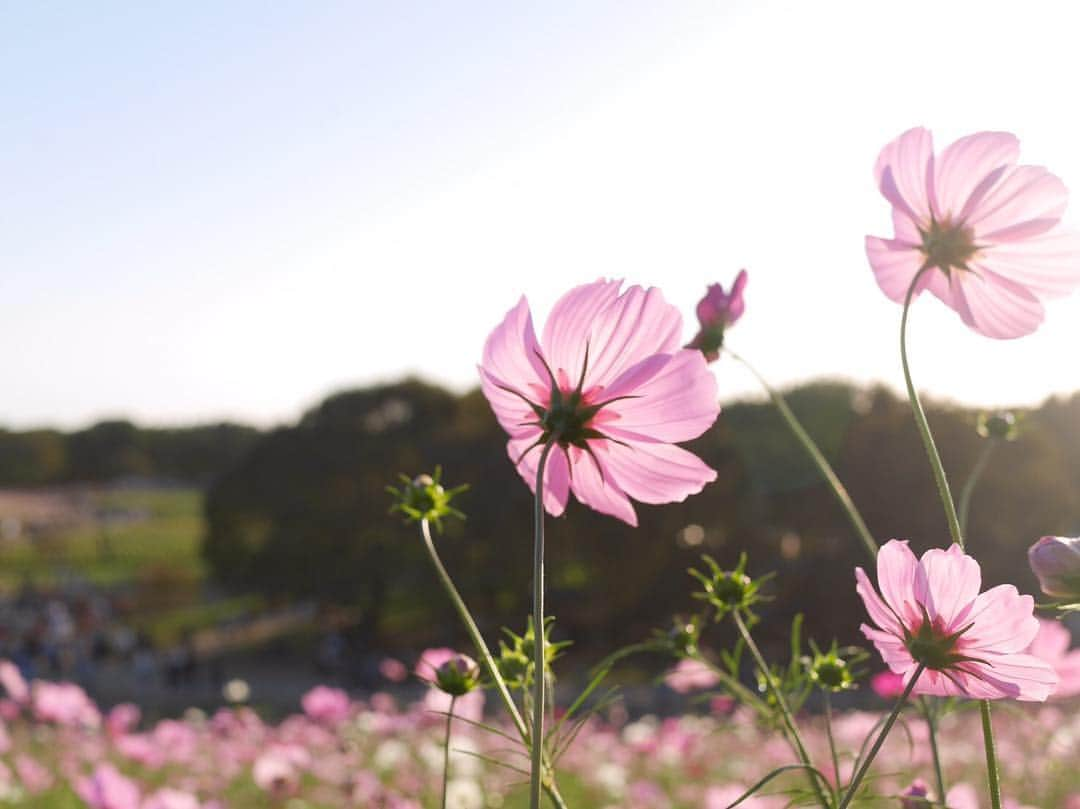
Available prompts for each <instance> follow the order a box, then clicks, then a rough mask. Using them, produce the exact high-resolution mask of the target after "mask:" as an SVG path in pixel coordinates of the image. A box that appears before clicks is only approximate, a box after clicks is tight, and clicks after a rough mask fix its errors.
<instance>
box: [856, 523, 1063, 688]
mask: <svg viewBox="0 0 1080 809" xmlns="http://www.w3.org/2000/svg"><path fill="white" fill-rule="evenodd" d="M877 573H878V586H879V587H880V588H881V596H879V595H878V594H877V592H876V591H875V590H874V587H873V585H872V584H871V583H870V580H869V578H867V575H866V572H865V571H864V570H863V569H862V568H861V567H859V568H856V569H855V579H856V590H857V592H858V593H859V595H860V596H861V597H862V600H863V603H864V604H865V605H866V610H867V612H868V613H869V614H870V618H871V620H873V622H874V623H875V624H876V625H877V626H876V627H871V626H867V625H866V624H863V625H862V627H861V628H862V631H863V634H864V635H866V637H867V638H868V639H869V640H871V641H872V642H873V644H874V646H876V647H877V650H878V652H879V653H880V654H881V657H882V659H883V660H884V661H885V664H886V665H887V666H888V667H889V668H890V669H892V670H893V671H894V672H895V673H897V674H901V675H903V677H904V682H905V684H906V683H909V682H910V680H911V677H912V676H913V675H914V674H915V670H916V669H917V668H918V666H919V664H920V663H922V664H925V666H926V670H925V671H924V672H923V674H922V675H921V676H920V677H919V680H918V682H917V683H916V684H915V687H914V691H913V693H915V694H933V695H938V696H966V697H972V698H976V699H999V698H1003V697H1007V698H1012V699H1021V700H1030V701H1043V700H1045V699H1046V698H1047V697H1048V696H1049V695H1050V694H1051V692H1052V691H1053V690H1054V687H1055V686H1056V685H1057V675H1056V674H1054V672H1053V670H1052V669H1051V668H1050V667H1049V666H1048V665H1047V664H1046V663H1044V662H1043V661H1041V660H1039V659H1038V658H1036V657H1033V656H1031V655H1029V654H1025V653H1024V649H1026V648H1027V646H1028V644H1029V643H1031V641H1032V639H1033V638H1034V637H1035V633H1036V632H1038V630H1039V622H1038V620H1036V618H1035V615H1034V607H1035V602H1034V600H1033V599H1032V598H1031V596H1026V595H1025V596H1022V595H1020V594H1019V593H1018V592H1017V591H1016V588H1015V587H1013V586H1012V585H1011V584H1002V585H999V586H997V587H993V588H991V589H989V590H987V591H986V592H984V593H980V592H979V588H980V587H981V585H982V574H981V572H980V569H979V563H978V562H976V561H975V560H974V559H973V558H971V557H970V556H968V555H967V554H965V553H964V552H963V551H962V550H961V549H960V546H959V545H952V546H951V547H950V548H949V549H948V550H941V549H940V548H934V549H932V550H929V551H927V552H926V553H925V554H923V557H922V559H916V558H915V554H913V553H912V552H911V549H910V548H909V547H908V543H907V542H906V541H903V542H901V541H898V540H895V539H894V540H890V541H889V542H887V543H885V545H884V546H883V547H882V548H881V551H880V552H879V553H878V557H877Z"/></svg>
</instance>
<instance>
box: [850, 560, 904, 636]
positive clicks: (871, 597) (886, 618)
mask: <svg viewBox="0 0 1080 809" xmlns="http://www.w3.org/2000/svg"><path fill="white" fill-rule="evenodd" d="M855 592H857V593H858V594H859V597H860V598H862V600H863V604H865V605H866V611H867V613H869V615H870V620H872V621H873V622H874V623H875V624H877V625H878V628H879V629H882V630H884V631H886V632H890V633H892V634H893V635H895V636H897V637H900V636H902V635H903V633H904V630H903V627H901V626H900V623H899V622H898V621H897V620H896V616H894V615H893V614H892V613H891V612H889V608H888V607H887V606H886V605H885V602H884V601H882V600H881V596H879V595H878V594H877V591H876V590H875V589H874V585H872V584H871V583H870V578H869V577H868V576H867V575H866V571H865V570H863V569H862V568H861V567H857V568H855Z"/></svg>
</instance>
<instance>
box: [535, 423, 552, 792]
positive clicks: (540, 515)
mask: <svg viewBox="0 0 1080 809" xmlns="http://www.w3.org/2000/svg"><path fill="white" fill-rule="evenodd" d="M556 440H557V439H556ZM554 446H555V440H551V441H548V443H546V444H544V449H543V450H542V451H541V453H540V460H539V462H538V463H537V465H536V500H535V507H534V510H533V627H534V629H533V636H534V641H535V646H534V647H533V719H532V731H531V735H530V736H529V739H530V741H531V748H532V766H531V767H530V770H529V807H530V809H540V790H541V785H542V783H543V781H544V780H545V779H544V778H543V767H544V697H545V694H544V686H545V680H546V679H547V677H546V671H545V668H546V665H545V664H546V658H545V653H546V650H545V649H544V643H545V641H546V636H547V633H546V632H545V631H544V470H545V468H546V467H547V460H548V456H549V455H550V454H551V450H552V447H554Z"/></svg>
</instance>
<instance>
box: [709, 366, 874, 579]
mask: <svg viewBox="0 0 1080 809" xmlns="http://www.w3.org/2000/svg"><path fill="white" fill-rule="evenodd" d="M723 350H724V351H725V352H727V355H728V356H729V357H731V358H732V359H733V360H735V361H736V362H739V363H742V365H743V366H744V367H745V368H746V369H747V370H748V371H749V372H750V373H751V374H753V375H754V377H755V378H756V379H757V381H758V382H760V383H761V387H763V388H764V389H765V392H766V393H768V394H769V398H770V399H772V403H773V406H774V407H776V409H777V411H779V413H780V415H781V416H782V417H783V419H784V421H785V422H786V423H787V426H788V429H790V430H791V432H792V434H794V436H795V438H796V439H798V441H799V443H800V444H801V445H802V448H803V449H804V450H806V454H807V455H809V456H810V458H811V460H813V462H814V463H815V464H817V468H818V470H819V471H820V472H821V476H822V477H823V478H825V481H826V482H827V483H828V484H829V487H830V488H831V489H832V492H833V495H835V497H836V500H837V502H838V503H840V506H841V508H843V509H844V513H845V514H847V518H848V520H849V521H850V522H851V526H852V528H854V529H855V533H856V534H857V535H858V537H859V539H860V540H861V541H862V543H863V546H864V547H865V548H866V551H867V553H869V554H870V558H871V559H874V558H876V557H877V551H878V546H877V542H875V541H874V535H873V534H871V533H870V529H869V528H867V527H866V522H865V521H864V520H863V518H862V515H861V514H860V513H859V509H858V508H856V507H855V501H854V500H852V499H851V495H850V494H848V490H847V489H846V488H845V487H844V484H843V483H841V482H840V478H839V477H837V475H836V472H835V471H833V468H832V466H831V465H830V464H829V461H828V459H827V458H826V457H825V455H824V454H823V453H822V452H821V450H820V449H819V448H818V445H817V444H816V443H814V439H813V438H811V437H810V434H809V433H808V432H806V429H805V428H804V427H803V426H802V424H801V423H800V422H799V420H798V419H797V418H796V417H795V413H793V412H792V410H791V408H790V407H789V406H788V403H787V400H786V399H784V397H783V395H781V393H780V392H779V391H777V390H775V389H774V388H773V387H772V386H771V385H770V384H769V383H768V382H767V381H766V380H765V377H763V376H762V375H761V374H760V373H758V371H757V369H756V368H754V366H753V365H751V364H750V363H749V362H747V361H746V360H745V359H743V358H742V357H741V356H740V355H738V354H736V353H735V352H734V351H732V350H731V349H730V348H727V347H726V346H725V347H724V349H723Z"/></svg>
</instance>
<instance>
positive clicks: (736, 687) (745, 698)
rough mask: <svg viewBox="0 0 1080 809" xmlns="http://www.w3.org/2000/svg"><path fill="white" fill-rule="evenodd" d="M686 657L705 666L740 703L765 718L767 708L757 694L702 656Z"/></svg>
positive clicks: (767, 711)
mask: <svg viewBox="0 0 1080 809" xmlns="http://www.w3.org/2000/svg"><path fill="white" fill-rule="evenodd" d="M688 657H689V659H690V660H696V661H698V662H699V663H701V664H703V665H705V666H707V667H708V669H709V670H710V671H711V672H712V673H713V674H715V675H716V676H717V677H718V678H719V679H720V682H721V683H722V684H723V685H724V687H725V688H727V689H728V690H729V691H731V693H732V694H733V695H734V696H735V697H737V698H738V699H740V700H742V702H743V703H744V704H745V705H746V706H747V707H750V708H753V709H754V710H755V711H757V712H758V713H760V714H761V715H762V716H765V715H767V714H768V713H769V709H768V707H767V706H766V705H765V703H764V702H762V701H761V699H759V698H758V696H757V694H755V693H754V692H753V691H751V690H750V689H749V688H747V687H746V686H745V685H743V684H742V683H740V682H739V681H738V680H736V679H735V678H734V677H732V676H731V675H730V674H729V673H728V672H726V671H725V670H724V669H722V668H720V667H719V666H717V665H716V664H715V663H713V662H712V661H711V660H709V659H708V658H707V657H705V656H704V655H703V654H700V653H698V654H696V655H688Z"/></svg>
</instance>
